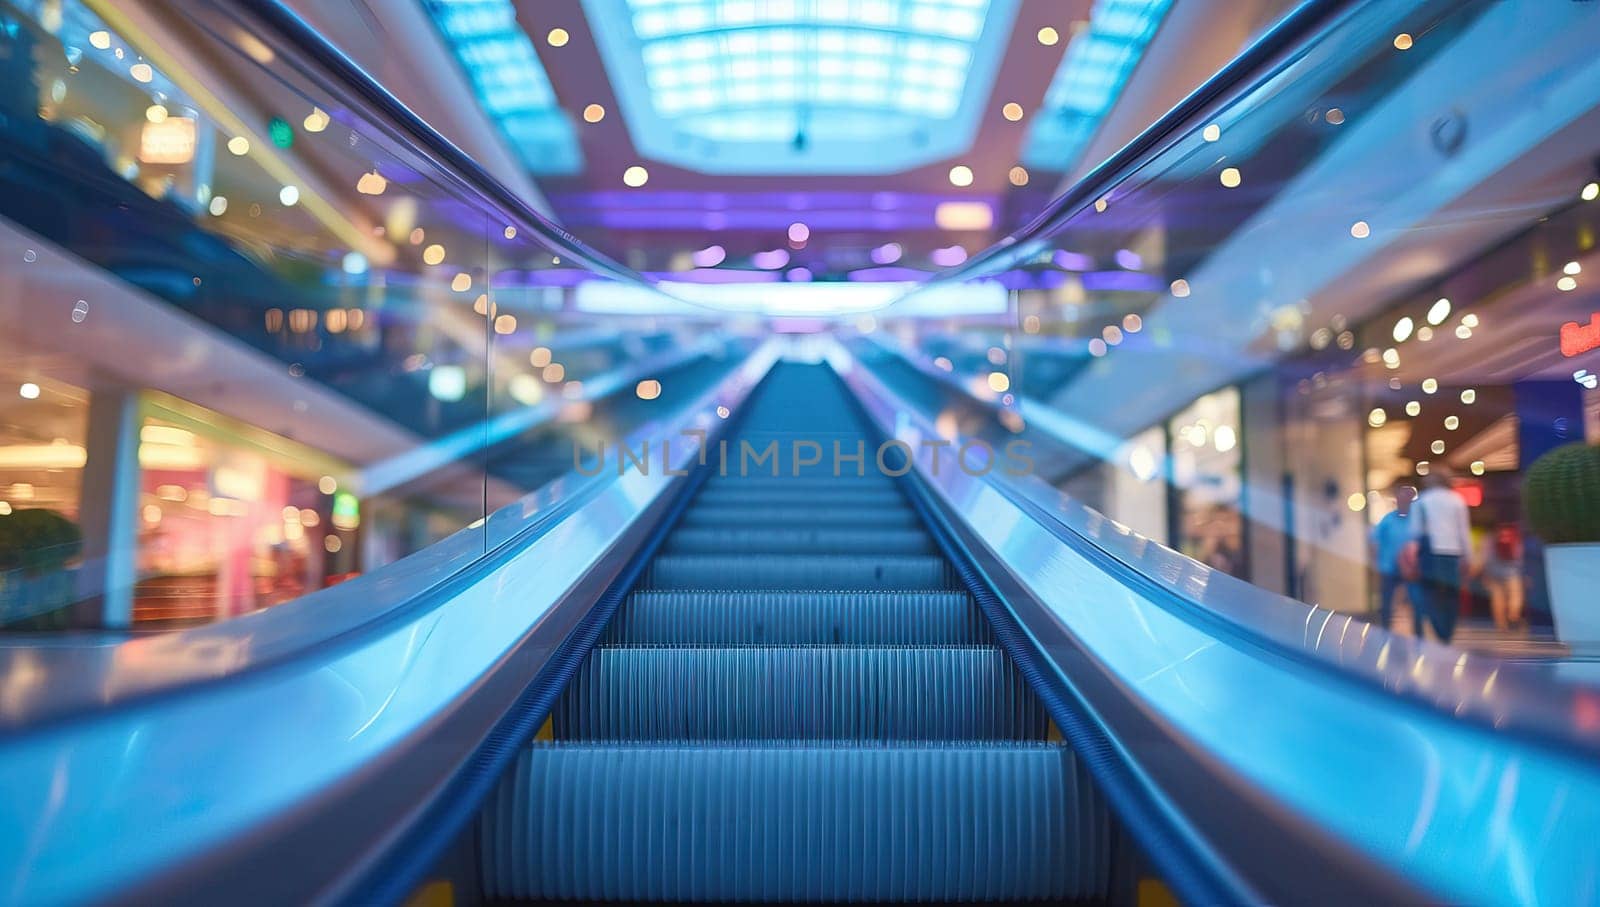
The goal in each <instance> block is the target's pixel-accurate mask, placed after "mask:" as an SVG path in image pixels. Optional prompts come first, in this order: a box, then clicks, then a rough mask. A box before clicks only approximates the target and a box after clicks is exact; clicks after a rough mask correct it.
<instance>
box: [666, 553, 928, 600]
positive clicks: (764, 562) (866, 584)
mask: <svg viewBox="0 0 1600 907" xmlns="http://www.w3.org/2000/svg"><path fill="white" fill-rule="evenodd" d="M642 588H646V589H748V590H752V591H754V590H772V589H815V590H827V591H868V590H879V589H898V590H913V589H951V588H954V576H953V575H952V571H951V569H950V566H949V564H947V563H946V562H945V561H944V559H943V558H940V557H934V556H927V555H912V554H892V555H890V554H886V555H878V556H865V555H848V554H818V555H796V554H783V555H772V556H769V557H748V556H737V555H720V554H716V555H713V554H666V555H662V556H660V557H658V558H656V559H655V560H654V561H653V562H652V563H651V564H650V567H649V568H648V570H647V571H646V573H645V582H644V584H643V585H642Z"/></svg>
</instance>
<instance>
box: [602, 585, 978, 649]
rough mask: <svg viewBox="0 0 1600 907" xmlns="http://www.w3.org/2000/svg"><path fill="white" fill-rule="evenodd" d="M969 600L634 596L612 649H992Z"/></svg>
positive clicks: (806, 594)
mask: <svg viewBox="0 0 1600 907" xmlns="http://www.w3.org/2000/svg"><path fill="white" fill-rule="evenodd" d="M991 638H992V637H991V634H990V632H989V624H988V622H987V621H985V620H984V619H983V615H982V614H981V613H980V612H979V611H978V609H977V606H976V605H975V604H974V603H973V601H972V598H971V596H969V595H967V593H966V592H811V591H797V592H702V591H698V590H686V591H647V592H635V593H633V594H632V595H630V596H629V597H628V599H627V601H625V602H624V603H623V604H622V607H621V608H619V609H618V610H617V614H616V616H615V617H613V618H612V619H611V624H610V626H608V627H607V628H606V631H605V635H604V636H603V637H602V639H603V640H604V642H605V643H607V644H619V643H656V644H670V645H743V644H749V643H766V644H771V645H780V644H796V645H800V644H821V643H833V644H838V645H959V644H963V643H987V642H989V641H990V639H991Z"/></svg>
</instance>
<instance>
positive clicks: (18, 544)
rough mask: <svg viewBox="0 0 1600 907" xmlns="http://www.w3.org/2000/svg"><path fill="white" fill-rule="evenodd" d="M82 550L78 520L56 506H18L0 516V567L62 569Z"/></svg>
mask: <svg viewBox="0 0 1600 907" xmlns="http://www.w3.org/2000/svg"><path fill="white" fill-rule="evenodd" d="M82 550H83V532H82V531H81V530H79V529H78V524H76V523H74V522H72V521H71V520H69V519H67V518H66V517H64V516H62V515H61V514H59V513H57V512H56V511H54V510H17V511H13V512H11V513H9V514H6V515H5V516H0V569H4V570H15V569H16V568H18V567H21V568H24V569H26V570H29V571H32V572H35V573H45V572H50V571H55V570H60V569H61V568H62V567H65V566H66V564H67V562H68V561H70V560H72V559H73V558H75V557H77V556H78V554H79V552H81V551H82Z"/></svg>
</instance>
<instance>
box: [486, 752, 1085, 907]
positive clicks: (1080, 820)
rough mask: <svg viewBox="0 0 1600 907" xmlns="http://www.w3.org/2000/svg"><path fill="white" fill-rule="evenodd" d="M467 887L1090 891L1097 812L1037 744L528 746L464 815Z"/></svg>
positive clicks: (588, 891) (701, 892)
mask: <svg viewBox="0 0 1600 907" xmlns="http://www.w3.org/2000/svg"><path fill="white" fill-rule="evenodd" d="M480 821H481V825H480V832H481V834H480V840H481V841H482V848H481V854H482V857H481V861H482V876H483V884H484V889H485V890H484V894H485V895H486V896H487V897H489V898H491V899H494V898H518V899H531V900H581V901H631V902H639V901H656V902H685V901H740V902H765V901H809V902H835V903H838V902H846V901H856V902H861V901H866V902H893V901H920V902H953V901H985V900H988V901H994V900H1005V901H1024V900H1049V901H1062V900H1069V899H1100V898H1104V897H1105V896H1106V894H1107V890H1108V882H1109V879H1108V873H1109V870H1108V868H1107V867H1108V862H1109V861H1106V860H1103V859H1099V860H1097V859H1096V858H1095V856H1096V854H1098V853H1103V852H1104V850H1105V846H1106V845H1105V841H1106V839H1107V838H1108V837H1109V834H1110V831H1109V819H1108V817H1107V813H1106V808H1105V804H1104V803H1103V801H1102V800H1101V798H1100V797H1099V795H1098V794H1097V793H1096V792H1095V791H1094V789H1093V787H1092V785H1091V784H1090V783H1089V781H1088V778H1087V776H1086V774H1085V773H1084V771H1083V769H1082V767H1081V765H1080V764H1079V761H1078V760H1077V759H1076V758H1075V757H1074V756H1073V755H1072V753H1071V752H1069V751H1067V750H1065V749H1062V748H1059V747H1056V746H1051V745H1026V744H1024V745H1000V746H994V745H990V746H981V747H980V746H939V745H919V746H909V747H907V746H892V747H848V748H846V747H837V746H806V745H792V744H790V745H765V746H763V745H738V746H729V747H696V746H677V745H671V744H668V745H661V746H629V745H569V744H553V745H551V744H536V745H534V746H533V747H531V748H529V749H526V750H524V751H523V752H522V753H521V754H520V755H519V757H518V760H517V764H516V766H515V767H514V768H513V770H512V771H511V772H510V773H509V774H508V775H507V776H506V777H505V778H504V779H503V780H502V781H501V783H500V785H499V787H498V788H497V790H496V791H495V793H494V794H493V795H492V796H491V797H490V799H489V802H488V804H487V805H486V807H485V809H484V812H483V817H482V819H481V820H480Z"/></svg>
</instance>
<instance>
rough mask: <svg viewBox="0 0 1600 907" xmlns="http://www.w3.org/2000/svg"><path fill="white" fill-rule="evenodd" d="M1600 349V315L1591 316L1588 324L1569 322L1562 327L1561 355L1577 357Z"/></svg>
mask: <svg viewBox="0 0 1600 907" xmlns="http://www.w3.org/2000/svg"><path fill="white" fill-rule="evenodd" d="M1597 348H1600V314H1594V315H1590V316H1589V323H1588V324H1579V323H1578V322H1576V321H1569V322H1567V323H1566V324H1563V325H1562V326H1561V355H1563V356H1577V355H1579V354H1580V353H1587V352H1589V351H1590V350H1592V349H1597Z"/></svg>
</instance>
